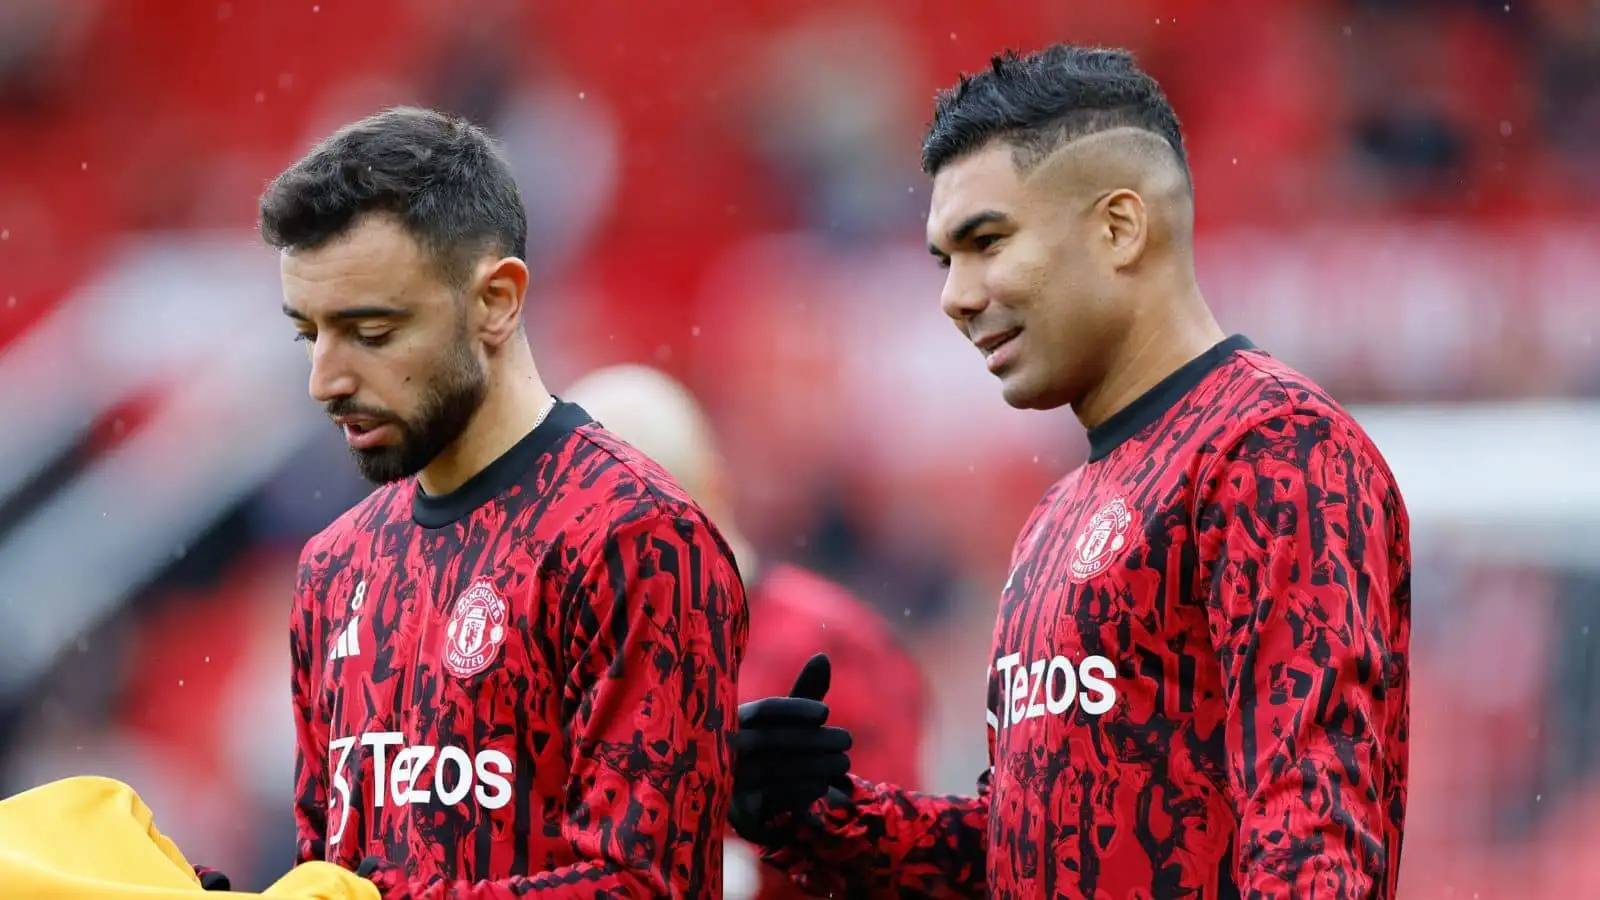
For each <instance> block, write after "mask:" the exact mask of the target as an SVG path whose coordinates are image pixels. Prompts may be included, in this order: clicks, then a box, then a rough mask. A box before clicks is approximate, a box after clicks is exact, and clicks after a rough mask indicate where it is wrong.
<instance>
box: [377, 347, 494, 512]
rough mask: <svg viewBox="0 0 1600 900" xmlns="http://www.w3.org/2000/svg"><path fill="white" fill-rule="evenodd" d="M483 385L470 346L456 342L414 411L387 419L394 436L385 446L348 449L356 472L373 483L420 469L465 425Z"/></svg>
mask: <svg viewBox="0 0 1600 900" xmlns="http://www.w3.org/2000/svg"><path fill="white" fill-rule="evenodd" d="M488 388H489V380H488V377H487V375H485V373H484V371H483V367H482V366H481V365H479V363H478V360H477V358H476V357H474V356H473V355H472V350H471V347H470V346H469V345H468V344H467V342H466V341H461V342H459V343H457V344H456V346H455V348H454V349H453V350H452V351H451V354H450V358H449V359H448V360H446V362H445V365H444V366H443V367H442V371H441V372H440V373H439V375H438V377H436V378H435V379H434V380H433V384H432V385H430V386H429V388H428V393H427V394H426V395H425V396H424V397H423V398H422V403H421V405H420V407H419V408H418V410H417V414H416V415H415V416H413V417H411V418H410V419H409V420H408V419H400V418H398V417H395V418H390V419H389V421H390V422H391V423H392V424H393V425H394V426H395V427H396V429H397V430H398V431H399V432H400V440H399V441H397V442H395V443H393V444H390V445H389V446H387V447H374V448H372V449H370V450H352V451H351V452H352V453H353V454H354V456H355V458H356V468H357V469H358V470H360V472H361V476H362V477H363V478H365V479H367V480H368V481H370V482H372V483H373V484H389V483H391V482H395V481H399V480H400V479H402V478H410V477H411V476H413V475H415V474H417V473H418V472H421V471H422V470H423V468H424V467H426V466H427V465H428V463H430V462H433V460H434V459H435V458H437V457H438V456H439V454H441V453H443V452H444V451H445V448H447V447H449V446H450V445H451V444H453V443H455V441H456V439H457V438H459V437H461V434H462V432H464V431H466V430H467V426H468V425H469V424H471V423H472V417H473V416H475V415H477V412H478V408H479V407H480V406H482V405H483V399H484V396H485V395H486V394H487V393H488Z"/></svg>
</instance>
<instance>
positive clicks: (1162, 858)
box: [767, 336, 1411, 900]
mask: <svg viewBox="0 0 1600 900" xmlns="http://www.w3.org/2000/svg"><path fill="white" fill-rule="evenodd" d="M1090 446H1091V456H1090V459H1089V461H1088V462H1087V463H1086V464H1085V465H1084V466H1082V467H1081V468H1080V469H1078V470H1077V471H1075V472H1073V473H1071V474H1069V475H1068V476H1067V477H1065V478H1063V479H1062V480H1061V481H1060V482H1058V483H1057V484H1056V485H1055V486H1053V487H1052V488H1051V489H1050V490H1049V492H1048V493H1046V494H1045V496H1044V498H1043V500H1041V501H1040V503H1039V505H1038V507H1037V508H1036V509H1035V511H1034V513H1033V514H1032V516H1031V517H1030V519H1029V521H1028V523H1027V525H1026V526H1025V527H1024V528H1023V531H1022V534H1021V536H1020V538H1019V539H1018V541H1017V544H1016V550H1015V552H1014V555H1013V560H1012V563H1013V568H1012V571H1011V576H1010V578H1009V579H1008V580H1007V582H1006V585H1005V588H1004V590H1003V592H1002V594H1001V597H1000V608H999V616H998V620H997V622H996V625H995V633H994V649H993V657H992V660H991V665H990V674H989V704H988V722H989V749H990V763H991V765H990V767H989V768H988V770H987V771H985V772H984V773H983V775H982V777H981V778H980V779H979V783H978V791H977V794H976V795H975V796H971V797H936V796H930V795H924V794H911V793H907V792H904V791H900V790H897V789H894V788H889V787H883V786H875V785H872V784H870V783H867V782H865V781H860V780H858V781H857V782H856V784H855V787H856V791H855V798H854V800H853V801H852V802H846V803H839V804H837V805H832V806H829V805H826V804H825V803H824V804H821V805H819V807H818V808H817V809H816V810H815V812H816V813H818V815H817V817H816V819H815V821H812V822H808V823H801V824H800V834H799V838H798V841H797V842H796V843H795V844H794V845H793V846H791V847H788V848H784V849H782V850H780V851H779V852H775V853H769V854H768V855H767V858H768V859H769V860H770V861H772V862H774V863H775V864H777V865H779V866H780V867H782V868H784V869H786V870H787V871H788V872H789V873H790V875H791V876H792V877H794V878H795V879H796V880H797V881H799V882H800V883H802V884H804V885H807V886H808V887H809V888H810V889H812V890H813V891H814V892H818V893H828V892H832V893H833V895H834V896H856V895H859V894H867V893H872V892H875V891H889V892H897V893H899V894H900V895H902V896H964V897H999V898H1019V900H1020V898H1036V897H1070V898H1113V897H1115V898H1119V900H1120V898H1177V897H1184V898H1194V900H1214V898H1228V897H1249V898H1289V897H1324V898H1330V900H1337V898H1349V900H1354V898H1363V900H1366V898H1392V897H1393V896H1394V891H1395V885H1396V882H1397V878H1398V874H1399V863H1400V844H1401V831H1402V828H1403V825H1404V821H1405V809H1406V777H1407V740H1408V728H1409V725H1408V719H1409V699H1408V696H1409V676H1408V667H1407V658H1408V647H1409V641H1410V618H1411V542H1410V525H1409V522H1408V518H1407V514H1406V509H1405V505H1404V503H1403V501H1402V500H1401V496H1400V491H1399V489H1398V488H1397V487H1396V485H1395V480H1394V476H1393V475H1392V474H1391V473H1390V471H1389V468H1388V466H1387V465H1386V463H1385V462H1384V460H1383V458H1382V456H1381V455H1380V454H1379V452H1378V450H1377V448H1376V447H1374V446H1373V444H1372V442H1371V441H1370V440H1369V439H1368V437H1367V435H1366V434H1365V433H1364V432H1363V431H1362V429H1361V428H1360V426H1359V425H1357V424H1356V422H1355V421H1354V420H1353V419H1352V418H1351V417H1350V415H1349V414H1347V413H1346V412H1345V411H1344V410H1343V409H1341V408H1340V407H1339V406H1338V405H1337V404H1335V403H1334V402H1333V401H1332V400H1331V399H1329V398H1328V396H1327V395H1326V394H1324V393H1323V392H1322V390H1320V389H1319V388H1318V387H1317V386H1316V385H1314V384H1313V383H1312V382H1311V381H1310V380H1309V379H1308V378H1306V377H1305V376H1303V375H1301V374H1299V373H1298V372H1296V371H1294V370H1293V369H1291V368H1290V367H1288V366H1286V365H1284V364H1283V363H1282V362H1280V361H1278V360H1275V359H1273V358H1272V357H1270V356H1268V355H1267V354H1265V353H1263V352H1261V351H1259V350H1257V349H1255V348H1254V347H1253V346H1251V344H1250V343H1249V341H1247V340H1246V339H1244V338H1243V337H1242V336H1235V337H1233V338H1230V339H1228V340H1227V341H1224V342H1222V343H1220V344H1218V345H1217V346H1216V347H1214V348H1213V349H1212V350H1211V351H1209V352H1207V353H1206V354H1204V355H1202V356H1201V357H1199V358H1198V359H1195V360H1194V361H1193V362H1191V363H1190V364H1189V365H1187V366H1185V367H1184V368H1183V369H1181V370H1180V371H1178V372H1176V373H1174V374H1173V375H1172V376H1171V377H1170V378H1168V379H1166V380H1165V381H1164V382H1163V383H1161V384H1160V385H1158V386H1157V387H1155V388H1154V389H1152V390H1151V391H1150V392H1149V393H1148V394H1146V395H1145V396H1144V397H1142V398H1141V399H1139V400H1138V401H1136V402H1135V403H1134V404H1132V405H1131V406H1129V407H1128V408H1127V409H1124V410H1123V411H1121V412H1120V413H1118V414H1117V415H1115V416H1113V417H1112V418H1111V419H1110V420H1108V421H1107V422H1106V423H1104V424H1103V425H1101V426H1100V427H1098V428H1096V429H1094V430H1093V431H1092V432H1091V433H1090Z"/></svg>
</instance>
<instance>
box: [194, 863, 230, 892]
mask: <svg viewBox="0 0 1600 900" xmlns="http://www.w3.org/2000/svg"><path fill="white" fill-rule="evenodd" d="M194 874H195V877H196V878H199V879H200V887H201V888H202V889H204V890H207V891H231V890H233V883H232V882H230V881H229V880H228V876H226V875H224V874H222V873H221V872H218V871H217V870H216V869H208V868H206V867H205V866H195V867H194Z"/></svg>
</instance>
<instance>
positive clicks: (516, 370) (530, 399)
mask: <svg viewBox="0 0 1600 900" xmlns="http://www.w3.org/2000/svg"><path fill="white" fill-rule="evenodd" d="M505 363H506V365H505V370H504V371H501V372H499V373H496V374H492V375H491V376H490V385H491V387H490V388H489V392H488V394H487V395H485V396H484V398H483V405H482V406H480V407H478V411H477V413H476V414H474V415H473V417H472V422H471V423H469V424H468V425H467V429H466V431H463V432H462V433H461V436H460V437H458V438H456V440H455V443H453V444H451V445H450V446H449V447H446V448H445V450H444V452H443V453H440V454H439V455H438V456H436V457H434V459H433V461H432V462H430V463H428V465H427V466H426V467H425V468H423V470H422V471H421V472H420V473H418V475H417V483H418V484H419V485H421V487H422V490H423V492H424V493H426V494H428V495H429V496H431V497H438V496H440V495H442V494H448V493H450V492H451V491H453V490H455V489H456V488H459V487H461V486H462V485H463V484H465V483H466V482H467V480H468V479H469V478H471V477H472V476H474V475H476V474H478V473H479V472H482V471H483V470H484V469H485V468H487V467H488V466H489V464H490V463H492V462H494V461H495V460H497V459H499V458H500V457H501V456H503V455H504V454H505V452H506V451H507V450H510V449H511V448H512V447H514V446H516V444H517V442H518V441H520V440H522V439H523V438H525V437H527V436H528V432H530V431H532V430H533V426H534V423H535V422H537V421H538V420H539V416H540V415H541V414H542V413H544V411H545V408H546V407H547V406H548V405H549V403H550V392H549V391H548V390H546V389H545V386H544V381H543V380H542V379H540V377H539V370H538V369H537V368H536V367H535V366H534V364H533V355H532V353H531V352H530V351H529V350H528V349H527V345H526V344H523V345H521V347H520V352H518V351H513V356H512V357H511V358H510V359H508V360H506V361H505Z"/></svg>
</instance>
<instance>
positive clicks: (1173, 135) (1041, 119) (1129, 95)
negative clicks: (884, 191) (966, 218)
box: [922, 44, 1192, 183]
mask: <svg viewBox="0 0 1600 900" xmlns="http://www.w3.org/2000/svg"><path fill="white" fill-rule="evenodd" d="M1117 128H1134V129H1138V130H1141V131H1146V132H1149V133H1150V134H1152V135H1155V136H1156V137H1159V138H1161V140H1162V141H1164V142H1165V143H1166V145H1167V146H1168V147H1170V148H1171V149H1172V153H1173V154H1174V156H1175V157H1176V160H1177V163H1178V165H1179V166H1180V167H1181V168H1182V169H1183V174H1184V178H1185V180H1186V181H1189V180H1190V173H1189V157H1188V153H1187V152H1186V151H1185V150H1184V146H1183V131H1182V128H1181V126H1180V124H1179V122H1178V114H1177V113H1176V112H1174V111H1173V109H1172V104H1171V103H1169V102H1168V101H1167V97H1166V94H1165V93H1164V92H1163V91H1162V90H1161V86H1160V85H1159V84H1157V83H1156V80H1155V79H1154V78H1151V77H1150V76H1149V75H1148V74H1146V73H1145V72H1144V71H1143V70H1141V69H1140V68H1139V66H1138V64H1137V63H1136V62H1135V61H1134V58H1133V54H1132V53H1130V52H1128V51H1127V50H1118V49H1107V48H1098V47H1083V46H1077V45H1073V44H1055V45H1053V46H1051V47H1048V48H1046V49H1044V50H1040V51H1038V52H1037V53H1030V54H1028V55H1026V56H1023V55H1020V54H1018V53H1017V52H1016V51H1014V50H1007V51H1006V52H1004V53H1001V54H998V55H996V56H995V57H994V58H993V59H992V60H991V61H990V65H989V68H987V69H985V70H983V71H981V72H978V73H977V74H975V75H963V76H962V77H961V80H960V81H959V82H958V83H957V84H956V85H955V87H952V88H950V89H948V90H945V91H942V92H940V94H939V96H938V98H937V100H936V101H935V104H934V111H933V124H932V125H930V126H929V128H928V133H927V136H926V137H925V138H924V139H923V142H922V170H923V171H924V172H926V173H927V174H928V175H937V174H938V173H939V170H940V169H942V168H944V167H945V166H946V165H948V164H950V163H952V162H954V161H956V160H958V159H960V158H962V157H964V156H966V155H967V154H969V153H972V152H974V151H976V150H978V149H980V148H982V147H985V146H988V145H989V144H990V143H991V142H993V141H996V140H999V141H1003V142H1005V143H1006V144H1007V145H1009V146H1010V147H1011V150H1012V159H1013V161H1014V162H1015V164H1016V166H1017V168H1018V169H1019V170H1020V171H1023V172H1027V171H1030V170H1032V169H1033V168H1034V167H1035V166H1037V165H1038V164H1039V163H1041V162H1043V161H1044V160H1045V159H1047V158H1049V157H1050V156H1051V154H1053V153H1054V152H1055V151H1056V150H1058V149H1059V148H1061V147H1062V146H1064V145H1065V144H1067V143H1068V142H1070V141H1073V140H1076V139H1077V138H1081V137H1085V136H1087V135H1091V134H1096V133H1099V132H1103V131H1110V130H1112V129H1117ZM1191 183H1192V182H1191Z"/></svg>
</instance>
